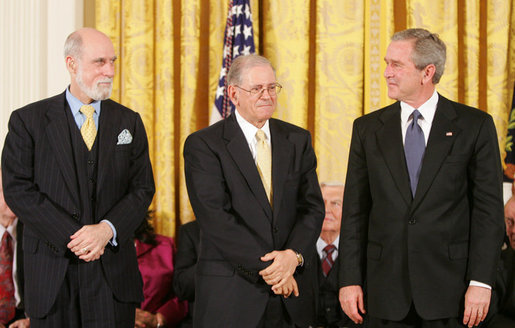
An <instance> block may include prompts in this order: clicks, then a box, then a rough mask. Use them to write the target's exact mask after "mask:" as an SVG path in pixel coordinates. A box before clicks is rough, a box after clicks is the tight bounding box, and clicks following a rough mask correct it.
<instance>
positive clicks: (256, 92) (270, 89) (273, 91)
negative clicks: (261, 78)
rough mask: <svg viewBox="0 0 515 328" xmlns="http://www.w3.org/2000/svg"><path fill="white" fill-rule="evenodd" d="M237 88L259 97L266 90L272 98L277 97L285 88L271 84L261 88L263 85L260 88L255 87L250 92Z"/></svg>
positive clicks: (277, 84)
mask: <svg viewBox="0 0 515 328" xmlns="http://www.w3.org/2000/svg"><path fill="white" fill-rule="evenodd" d="M235 87H237V88H239V89H241V90H243V91H247V92H248V93H250V95H252V96H258V95H259V96H261V95H262V94H263V92H264V91H265V90H267V91H268V94H269V95H270V96H275V95H277V94H278V93H280V92H281V90H282V88H283V87H282V85H280V84H279V83H275V84H271V85H269V86H261V85H259V86H255V87H253V88H252V89H250V90H247V89H243V88H242V87H240V86H238V85H235Z"/></svg>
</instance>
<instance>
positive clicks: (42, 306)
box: [2, 28, 154, 328]
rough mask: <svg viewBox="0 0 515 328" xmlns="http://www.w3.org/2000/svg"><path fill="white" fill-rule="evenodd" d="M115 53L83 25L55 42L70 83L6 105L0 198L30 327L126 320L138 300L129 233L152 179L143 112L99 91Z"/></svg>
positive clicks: (107, 83) (109, 76)
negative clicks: (19, 229) (61, 48)
mask: <svg viewBox="0 0 515 328" xmlns="http://www.w3.org/2000/svg"><path fill="white" fill-rule="evenodd" d="M115 60H116V55H115V52H114V47H113V44H112V42H111V41H110V40H109V38H108V37H107V36H106V35H105V34H103V33H101V32H99V31H97V30H95V29H91V28H83V29H80V30H78V31H76V32H74V33H72V34H71V35H70V36H69V37H68V38H67V40H66V42H65V62H66V67H67V69H68V71H69V73H70V77H71V84H70V86H69V88H67V89H66V91H65V92H63V93H62V94H60V95H57V96H55V97H52V98H48V99H44V100H41V101H38V102H36V103H33V104H29V105H27V106H25V107H23V108H21V109H18V110H16V111H14V112H13V113H12V115H11V118H10V121H9V132H8V134H7V137H6V140H5V146H4V149H3V153H2V168H3V170H2V174H3V186H4V193H5V199H6V201H7V203H8V204H9V207H10V208H11V209H12V210H13V212H14V213H16V215H17V216H18V218H19V219H20V220H21V221H22V222H23V224H24V234H23V237H24V240H23V249H24V264H25V306H26V312H27V313H28V315H29V316H30V319H31V326H32V327H127V328H129V327H130V328H132V327H134V315H135V307H136V305H138V304H139V302H140V301H142V300H143V293H142V281H141V276H140V274H139V271H138V263H137V260H136V252H135V248H134V242H133V236H134V231H135V229H136V228H137V227H138V226H139V224H140V222H141V220H142V218H144V217H145V213H146V211H147V209H148V206H149V204H150V202H151V200H152V197H153V194H154V180H153V174H152V167H151V164H150V159H149V154H148V144H147V137H146V133H145V129H144V126H143V122H142V120H141V118H140V116H139V115H138V114H137V113H135V112H133V111H132V110H130V109H128V108H126V107H124V106H122V105H120V104H118V103H116V102H114V101H112V100H110V99H108V98H109V97H110V94H111V90H112V83H113V76H114V61H115Z"/></svg>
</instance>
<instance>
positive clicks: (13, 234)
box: [0, 218, 18, 240]
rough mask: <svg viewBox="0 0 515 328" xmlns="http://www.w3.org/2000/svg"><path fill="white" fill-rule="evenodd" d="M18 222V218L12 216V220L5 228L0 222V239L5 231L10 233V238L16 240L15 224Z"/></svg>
mask: <svg viewBox="0 0 515 328" xmlns="http://www.w3.org/2000/svg"><path fill="white" fill-rule="evenodd" d="M17 223H18V218H14V220H13V222H12V223H11V224H10V225H9V226H8V227H7V228H6V227H4V226H3V225H1V224H0V239H2V236H3V235H4V232H5V231H6V230H7V232H8V233H9V234H10V235H11V237H12V239H14V240H16V229H15V228H16V224H17Z"/></svg>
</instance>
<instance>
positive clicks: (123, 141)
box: [117, 129, 132, 145]
mask: <svg viewBox="0 0 515 328" xmlns="http://www.w3.org/2000/svg"><path fill="white" fill-rule="evenodd" d="M131 142H132V135H131V133H130V132H129V130H127V129H125V130H123V131H122V132H120V134H119V135H118V143H117V145H127V144H130V143H131Z"/></svg>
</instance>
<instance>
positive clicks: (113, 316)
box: [30, 260, 136, 328]
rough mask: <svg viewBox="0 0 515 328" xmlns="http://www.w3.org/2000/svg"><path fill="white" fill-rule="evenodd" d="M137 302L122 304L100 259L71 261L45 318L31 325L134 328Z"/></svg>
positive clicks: (37, 319) (33, 327) (71, 327)
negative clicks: (107, 277) (114, 293)
mask: <svg viewBox="0 0 515 328" xmlns="http://www.w3.org/2000/svg"><path fill="white" fill-rule="evenodd" d="M135 311H136V304H135V303H121V302H118V301H117V300H116V299H115V298H114V297H113V293H112V292H111V289H110V288H109V286H108V285H107V282H106V281H105V279H104V276H103V273H102V268H101V266H100V262H99V261H98V260H97V261H93V262H89V263H85V262H82V261H80V262H78V261H72V262H70V265H69V266H68V271H67V272H66V276H65V279H64V282H63V285H62V286H61V289H60V290H59V293H58V295H57V299H56V301H55V303H54V305H53V306H52V308H51V309H50V312H49V313H48V315H47V316H46V317H44V318H31V319H30V320H31V321H30V326H31V327H32V328H55V327H67V328H75V327H77V328H104V327H105V328H108V327H109V328H111V327H116V328H134V321H135Z"/></svg>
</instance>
